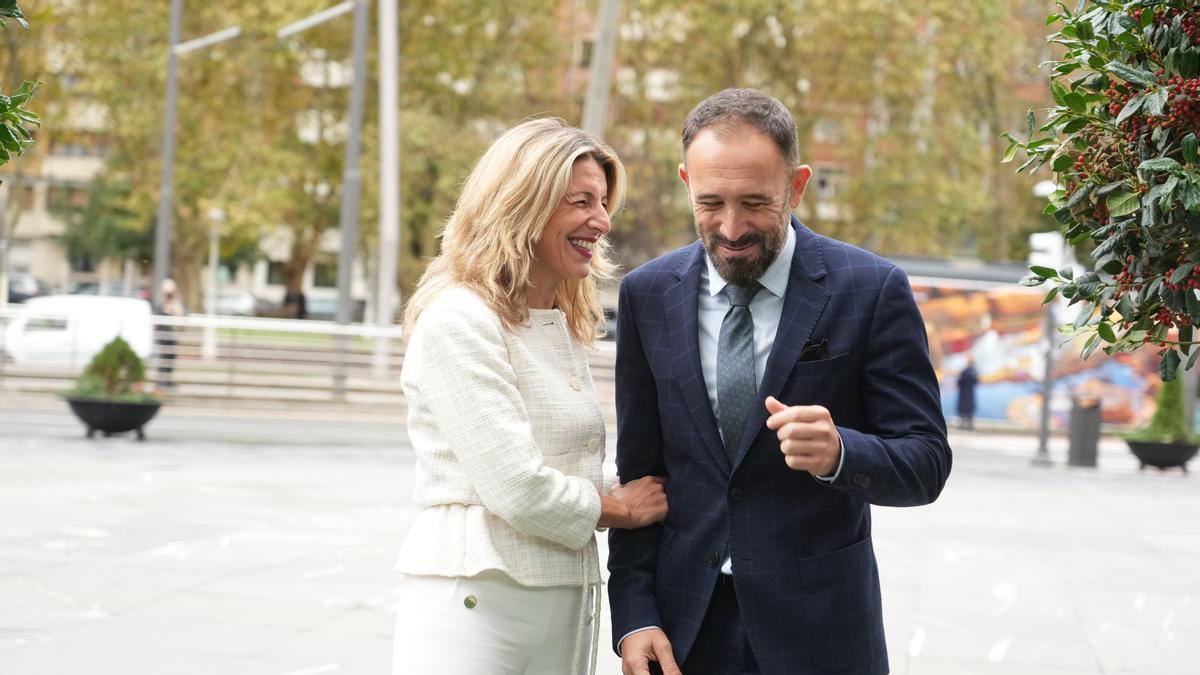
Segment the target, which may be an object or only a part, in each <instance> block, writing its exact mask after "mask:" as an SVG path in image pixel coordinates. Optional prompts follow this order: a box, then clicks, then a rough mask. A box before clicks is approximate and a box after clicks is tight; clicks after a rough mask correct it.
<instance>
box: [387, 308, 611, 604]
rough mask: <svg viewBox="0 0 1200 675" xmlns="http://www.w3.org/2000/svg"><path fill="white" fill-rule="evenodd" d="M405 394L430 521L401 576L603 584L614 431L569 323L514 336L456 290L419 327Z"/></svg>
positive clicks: (412, 537) (544, 314)
mask: <svg viewBox="0 0 1200 675" xmlns="http://www.w3.org/2000/svg"><path fill="white" fill-rule="evenodd" d="M400 381H401V385H402V387H403V389H404V394H405V396H406V398H407V400H408V433H409V438H410V439H411V441H412V445H413V448H414V449H415V451H416V455H417V464H416V482H415V487H414V490H413V498H414V500H415V502H416V503H417V505H418V506H419V507H421V511H420V513H418V514H417V516H416V517H415V519H414V520H413V524H412V527H411V529H410V530H409V532H408V536H407V538H406V539H405V542H404V545H403V547H402V549H401V552H400V557H399V561H398V563H397V568H398V569H399V570H400V571H402V572H405V573H407V574H418V575H434V576H471V575H474V574H478V573H479V572H481V571H484V570H500V571H502V572H505V573H506V574H508V575H509V576H511V577H512V578H513V579H514V580H516V581H517V582H518V583H521V584H523V585H526V586H566V585H570V586H576V585H590V584H595V583H598V582H599V580H600V569H599V563H598V560H597V555H596V542H595V527H596V523H597V521H598V520H599V517H600V497H599V489H600V487H601V485H602V481H603V477H602V462H603V458H604V419H603V417H602V415H601V412H600V407H599V403H598V402H597V399H596V393H595V389H594V387H593V385H592V378H591V373H590V372H589V370H588V366H587V362H586V360H585V358H584V351H583V348H582V347H581V346H580V345H578V344H577V343H576V342H575V341H574V340H573V339H572V338H571V336H570V333H569V332H568V330H567V324H566V317H565V316H564V315H563V314H562V312H560V311H558V310H556V309H554V310H537V309H535V310H530V320H529V322H528V325H526V326H521V327H518V328H516V329H515V330H514V331H512V332H509V331H508V330H506V329H505V328H504V326H503V325H502V324H501V322H500V318H499V317H498V316H497V315H496V314H495V312H493V311H492V310H491V309H490V308H489V307H488V306H487V304H486V303H485V302H484V301H483V299H482V298H480V297H479V296H478V295H477V294H475V293H474V292H473V291H470V290H468V289H466V288H461V287H459V288H453V289H450V290H447V291H445V292H443V293H442V294H441V295H439V296H438V297H436V298H435V299H434V300H433V301H432V302H430V304H429V306H428V307H427V308H426V309H425V310H424V311H423V312H422V313H421V316H420V318H419V319H418V320H417V323H416V325H415V326H414V327H413V331H412V336H411V339H410V341H409V346H408V351H407V354H406V356H405V360H404V367H403V370H402V371H401V374H400Z"/></svg>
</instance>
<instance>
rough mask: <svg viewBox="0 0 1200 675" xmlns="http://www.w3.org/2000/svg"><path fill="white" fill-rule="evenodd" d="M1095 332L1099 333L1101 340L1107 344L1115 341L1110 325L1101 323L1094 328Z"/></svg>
mask: <svg viewBox="0 0 1200 675" xmlns="http://www.w3.org/2000/svg"><path fill="white" fill-rule="evenodd" d="M1096 332H1097V333H1099V335H1100V339H1101V340H1104V341H1105V342H1107V343H1109V344H1112V343H1113V342H1116V341H1117V334H1116V333H1114V332H1113V327H1112V324H1109V323H1107V322H1104V321H1101V322H1100V325H1098V326H1096Z"/></svg>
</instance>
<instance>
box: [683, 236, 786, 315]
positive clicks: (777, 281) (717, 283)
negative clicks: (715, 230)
mask: <svg viewBox="0 0 1200 675" xmlns="http://www.w3.org/2000/svg"><path fill="white" fill-rule="evenodd" d="M795 252H796V233H795V231H793V230H792V224H791V223H790V222H789V223H788V224H787V240H786V241H784V244H783V248H782V249H780V250H779V255H777V256H775V260H773V261H772V262H771V264H770V265H769V266H768V267H767V271H766V272H763V275H762V276H761V277H759V278H758V283H760V284H762V287H763V288H765V289H767V290H768V291H770V292H771V293H772V294H774V295H776V296H778V297H780V298H782V297H783V296H784V294H786V293H787V284H788V275H789V274H790V273H791V270H792V255H793V254H794V253H795ZM704 262H705V264H706V265H707V267H708V294H709V295H710V296H712V295H717V294H718V293H720V292H721V291H723V290H725V286H726V284H728V283H729V282H727V281H725V279H724V278H723V277H722V276H721V274H720V272H717V268H716V266H715V265H713V261H712V258H710V257H709V256H708V254H707V252H706V253H705V255H704Z"/></svg>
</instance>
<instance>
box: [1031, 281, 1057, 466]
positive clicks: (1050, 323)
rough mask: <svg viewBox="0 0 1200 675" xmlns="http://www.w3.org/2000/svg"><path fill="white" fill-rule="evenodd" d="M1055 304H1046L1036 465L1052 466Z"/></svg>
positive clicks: (1034, 462)
mask: <svg viewBox="0 0 1200 675" xmlns="http://www.w3.org/2000/svg"><path fill="white" fill-rule="evenodd" d="M1054 324H1055V321H1054V304H1053V303H1049V304H1047V305H1046V328H1045V330H1046V368H1045V371H1044V372H1043V373H1042V417H1041V422H1040V424H1039V425H1038V447H1037V455H1035V456H1034V458H1033V465H1034V466H1052V465H1053V462H1051V461H1050V452H1049V449H1048V448H1047V443H1048V442H1049V440H1050V396H1051V394H1052V393H1053V391H1054V379H1053V378H1054V334H1055V332H1057V326H1055V325H1054Z"/></svg>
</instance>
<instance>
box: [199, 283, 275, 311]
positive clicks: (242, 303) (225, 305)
mask: <svg viewBox="0 0 1200 675" xmlns="http://www.w3.org/2000/svg"><path fill="white" fill-rule="evenodd" d="M212 306H213V302H212V297H211V296H209V295H205V296H204V311H205V312H210V310H209V307H212ZM265 306H266V305H265V303H263V302H262V301H261V300H259V299H258V298H256V297H254V294H253V293H251V292H250V291H243V290H240V289H236V288H229V289H222V290H219V291H217V302H216V306H215V307H214V308H213V309H214V311H211V312H210V313H212V314H224V315H227V316H255V315H256V314H257V313H258V311H259V310H260V309H262V308H264V307H265Z"/></svg>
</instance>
